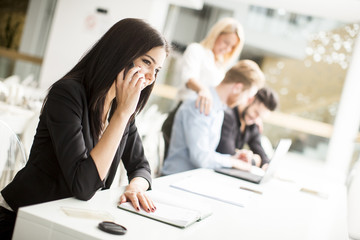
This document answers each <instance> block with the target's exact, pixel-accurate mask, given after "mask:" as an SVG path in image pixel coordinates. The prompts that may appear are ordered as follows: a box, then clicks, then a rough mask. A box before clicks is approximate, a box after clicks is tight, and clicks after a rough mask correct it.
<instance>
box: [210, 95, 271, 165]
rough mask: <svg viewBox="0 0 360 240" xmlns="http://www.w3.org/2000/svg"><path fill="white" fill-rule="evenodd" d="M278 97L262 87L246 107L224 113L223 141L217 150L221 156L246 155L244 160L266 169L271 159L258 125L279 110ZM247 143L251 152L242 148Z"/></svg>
mask: <svg viewBox="0 0 360 240" xmlns="http://www.w3.org/2000/svg"><path fill="white" fill-rule="evenodd" d="M277 99H278V98H277V95H276V93H275V92H273V91H272V90H271V89H270V88H262V89H260V90H259V91H258V92H257V94H256V95H255V98H254V100H253V101H252V102H251V103H250V104H249V105H247V106H245V107H241V106H237V107H235V108H232V109H231V108H228V109H227V110H226V111H225V115H224V122H223V125H222V129H221V139H220V142H219V145H218V147H217V149H216V151H217V152H219V153H224V154H231V155H234V154H235V152H237V151H238V154H241V155H243V157H242V159H243V160H244V161H252V162H253V164H254V165H256V166H258V167H266V166H267V164H268V163H269V158H268V156H267V155H266V153H265V151H264V149H263V147H262V146H261V134H260V130H259V126H258V125H257V124H256V123H257V122H259V121H260V122H261V120H262V119H263V118H264V117H266V116H267V115H268V114H269V113H270V111H274V110H275V109H276V107H277V103H278V100H277ZM245 144H247V145H248V146H249V148H250V150H251V151H250V150H240V151H239V150H238V149H243V147H244V145H245Z"/></svg>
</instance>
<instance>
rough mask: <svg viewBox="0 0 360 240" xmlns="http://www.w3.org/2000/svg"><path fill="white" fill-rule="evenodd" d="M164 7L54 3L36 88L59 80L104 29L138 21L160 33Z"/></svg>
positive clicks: (140, 0)
mask: <svg viewBox="0 0 360 240" xmlns="http://www.w3.org/2000/svg"><path fill="white" fill-rule="evenodd" d="M168 5H169V4H168V2H167V1H163V0H131V1H124V0H107V1H104V0H76V1H73V0H57V5H56V10H55V14H54V18H53V22H52V27H51V31H50V35H49V39H48V43H47V47H46V51H45V55H44V61H43V65H42V69H41V73H40V79H39V81H40V87H41V88H48V87H49V86H50V85H51V84H52V83H54V82H55V81H57V80H58V79H59V78H61V77H62V76H63V75H64V74H65V73H67V72H68V71H69V70H70V69H71V68H72V67H73V66H74V65H75V64H76V63H77V62H78V60H79V59H80V58H81V56H82V55H83V54H84V52H86V50H87V49H89V48H90V47H91V46H92V45H93V44H94V43H95V42H96V41H97V40H98V39H99V38H100V37H101V35H102V34H103V33H104V32H105V31H106V30H107V29H109V28H110V27H111V26H112V25H113V24H114V23H116V22H117V21H119V20H121V19H123V18H127V17H133V18H141V19H144V20H146V21H147V22H148V23H150V24H151V25H152V26H154V27H155V28H157V29H158V30H160V31H162V29H163V24H164V23H165V18H166V14H167V9H168ZM97 8H102V9H106V10H107V14H100V13H97V11H96V9H97ZM93 24H94V25H93Z"/></svg>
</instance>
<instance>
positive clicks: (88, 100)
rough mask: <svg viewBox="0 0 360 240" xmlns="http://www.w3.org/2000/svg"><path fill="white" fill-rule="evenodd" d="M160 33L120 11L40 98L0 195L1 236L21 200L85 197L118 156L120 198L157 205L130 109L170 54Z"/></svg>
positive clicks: (107, 180) (104, 179) (137, 107)
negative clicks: (123, 177) (25, 152)
mask: <svg viewBox="0 0 360 240" xmlns="http://www.w3.org/2000/svg"><path fill="white" fill-rule="evenodd" d="M168 51H169V49H168V44H167V42H166V40H165V39H164V37H163V36H162V35H161V34H160V33H159V32H158V31H156V30H155V29H154V28H152V27H151V26H150V25H149V24H147V23H145V22H144V21H142V20H139V19H123V20H121V21H119V22H117V23H116V24H115V25H114V26H112V27H111V28H110V29H109V31H107V32H106V33H105V35H104V36H103V37H102V38H101V39H100V40H99V41H98V42H97V43H96V44H95V45H94V46H93V47H92V48H91V49H90V50H89V51H88V52H87V53H86V55H85V56H84V57H83V58H82V59H81V60H80V61H79V63H78V64H76V65H75V67H74V68H73V69H71V70H70V71H69V72H68V73H67V74H66V75H65V76H64V77H63V78H62V79H60V80H59V81H57V82H55V83H54V84H53V85H52V86H51V88H50V90H49V93H48V95H47V97H46V99H45V101H44V105H43V109H42V112H41V114H40V121H39V124H38V127H37V130H36V134H35V137H34V142H33V145H32V148H31V152H30V156H29V160H28V162H27V164H26V166H25V167H24V168H23V169H22V170H20V171H19V172H18V174H17V175H16V176H15V178H14V179H13V181H12V182H11V183H10V184H9V185H7V186H6V187H5V188H4V189H3V190H2V191H1V195H0V238H1V239H5V238H11V234H12V231H13V228H14V223H15V218H16V212H17V210H18V208H19V207H22V206H27V205H31V204H36V203H42V202H46V201H52V200H56V199H61V198H67V197H76V198H78V199H82V200H88V199H90V198H91V197H92V196H93V195H94V194H95V192H96V191H98V190H99V189H107V188H109V187H110V185H111V183H112V182H113V179H114V176H115V173H116V171H117V168H118V165H119V162H120V160H122V161H123V163H124V166H125V168H126V170H127V175H128V178H129V185H128V186H127V187H126V190H125V192H124V193H123V194H122V195H121V197H120V199H119V201H120V202H121V203H123V202H126V201H131V202H132V204H133V206H134V207H135V208H136V209H139V208H140V206H141V207H142V208H143V209H144V210H145V211H147V212H150V211H155V209H156V207H155V206H154V203H153V202H152V200H151V199H150V198H148V197H147V196H146V194H145V191H146V190H147V189H149V188H150V187H151V174H150V167H149V163H148V161H147V159H146V157H145V155H144V150H143V146H142V142H141V139H140V136H139V134H138V132H137V128H136V125H135V116H136V114H138V113H139V112H140V111H141V110H142V109H143V107H144V105H145V104H146V102H147V100H148V98H149V95H150V93H151V91H152V88H153V86H154V82H155V79H156V76H157V74H158V72H159V70H160V69H161V67H162V65H163V62H164V60H165V58H166V56H167V55H168Z"/></svg>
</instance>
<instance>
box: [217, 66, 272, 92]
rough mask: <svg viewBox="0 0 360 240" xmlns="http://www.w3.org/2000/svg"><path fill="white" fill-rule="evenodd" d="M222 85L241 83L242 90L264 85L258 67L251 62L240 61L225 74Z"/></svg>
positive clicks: (262, 74)
mask: <svg viewBox="0 0 360 240" xmlns="http://www.w3.org/2000/svg"><path fill="white" fill-rule="evenodd" d="M222 83H242V84H243V86H244V89H249V88H251V87H252V86H257V87H258V88H261V87H262V86H264V84H265V76H264V73H263V72H262V71H261V69H260V67H259V65H258V64H257V63H256V62H254V61H252V60H248V59H246V60H240V61H238V62H237V63H236V64H235V65H234V66H233V67H232V68H230V69H229V71H227V72H226V74H225V78H224V80H223V81H222Z"/></svg>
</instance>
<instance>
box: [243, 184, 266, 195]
mask: <svg viewBox="0 0 360 240" xmlns="http://www.w3.org/2000/svg"><path fill="white" fill-rule="evenodd" d="M240 189H242V190H246V191H250V192H253V193H257V194H260V195H261V194H263V193H262V192H261V191H258V190H255V189H252V188H248V187H244V186H240Z"/></svg>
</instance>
